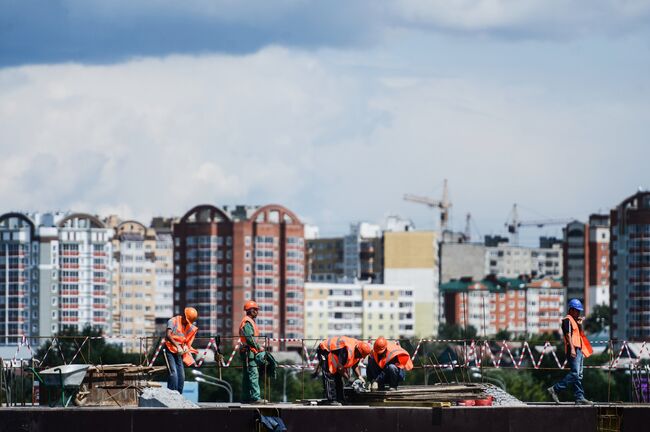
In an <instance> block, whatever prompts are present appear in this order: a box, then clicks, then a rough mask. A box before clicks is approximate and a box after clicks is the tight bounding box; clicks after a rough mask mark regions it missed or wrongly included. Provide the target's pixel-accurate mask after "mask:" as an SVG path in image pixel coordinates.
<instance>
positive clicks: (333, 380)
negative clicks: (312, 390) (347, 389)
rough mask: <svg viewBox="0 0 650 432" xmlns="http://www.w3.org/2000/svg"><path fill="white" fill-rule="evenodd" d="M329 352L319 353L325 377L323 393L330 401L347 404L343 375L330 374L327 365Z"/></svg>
mask: <svg viewBox="0 0 650 432" xmlns="http://www.w3.org/2000/svg"><path fill="white" fill-rule="evenodd" d="M328 354H329V353H328V352H327V351H320V350H319V351H318V359H319V362H320V369H321V371H322V375H323V392H324V393H325V398H326V399H327V400H328V401H330V402H331V401H338V402H341V403H343V402H345V397H344V395H343V377H342V376H341V374H338V373H336V374H333V373H330V371H329V368H328V365H327V356H328Z"/></svg>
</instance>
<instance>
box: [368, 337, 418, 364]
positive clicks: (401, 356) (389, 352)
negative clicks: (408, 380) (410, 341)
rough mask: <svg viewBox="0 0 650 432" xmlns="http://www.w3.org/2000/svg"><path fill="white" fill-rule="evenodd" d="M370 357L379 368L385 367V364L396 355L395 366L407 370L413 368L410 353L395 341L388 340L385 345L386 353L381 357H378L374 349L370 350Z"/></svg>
mask: <svg viewBox="0 0 650 432" xmlns="http://www.w3.org/2000/svg"><path fill="white" fill-rule="evenodd" d="M372 357H373V358H374V359H375V363H377V365H378V366H379V367H380V368H381V369H383V368H385V367H386V364H390V362H391V361H392V360H393V359H394V358H395V357H397V364H396V365H395V366H397V367H398V368H400V369H405V370H407V371H410V370H411V369H413V362H412V361H411V355H410V354H409V353H408V352H406V350H405V349H404V348H402V347H401V346H399V345H397V344H395V343H391V342H388V346H387V347H386V355H385V356H383V357H382V358H379V355H378V354H377V353H376V352H375V351H374V350H373V351H372Z"/></svg>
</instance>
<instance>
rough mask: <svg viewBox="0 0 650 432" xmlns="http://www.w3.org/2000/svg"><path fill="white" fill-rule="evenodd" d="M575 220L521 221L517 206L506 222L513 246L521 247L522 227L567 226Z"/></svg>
mask: <svg viewBox="0 0 650 432" xmlns="http://www.w3.org/2000/svg"><path fill="white" fill-rule="evenodd" d="M572 220H573V219H540V220H528V221H522V220H520V219H519V212H518V211H517V204H516V203H515V204H513V205H512V211H511V212H510V218H509V220H508V221H506V223H505V226H506V228H507V229H508V232H509V233H510V234H511V236H512V244H513V245H515V246H518V245H519V228H522V227H537V228H542V227H544V226H548V225H566V224H568V223H569V222H571V221H572Z"/></svg>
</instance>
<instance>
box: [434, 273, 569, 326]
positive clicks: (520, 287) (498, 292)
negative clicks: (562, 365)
mask: <svg viewBox="0 0 650 432" xmlns="http://www.w3.org/2000/svg"><path fill="white" fill-rule="evenodd" d="M440 291H441V293H442V294H443V296H444V304H445V317H446V322H447V323H448V324H456V325H459V326H461V327H463V328H465V327H468V326H473V327H474V328H475V329H476V330H477V332H478V335H479V336H491V335H494V334H496V333H497V332H498V331H500V330H507V331H509V332H511V333H513V335H515V336H527V335H530V334H539V333H553V332H557V331H559V330H560V328H559V322H560V319H561V317H562V316H564V314H565V313H566V305H565V303H566V289H565V288H564V286H563V285H562V283H561V282H559V281H558V280H555V279H552V278H549V277H546V278H542V279H538V280H532V281H529V280H525V279H520V278H519V279H509V278H497V277H495V276H491V277H488V278H486V279H483V280H481V281H473V280H471V279H465V280H453V281H450V282H447V283H444V284H442V285H441V286H440Z"/></svg>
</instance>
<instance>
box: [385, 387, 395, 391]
mask: <svg viewBox="0 0 650 432" xmlns="http://www.w3.org/2000/svg"><path fill="white" fill-rule="evenodd" d="M387 391H397V387H388V389H387Z"/></svg>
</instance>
